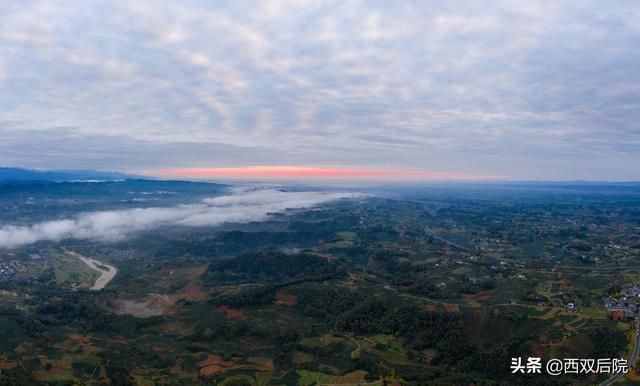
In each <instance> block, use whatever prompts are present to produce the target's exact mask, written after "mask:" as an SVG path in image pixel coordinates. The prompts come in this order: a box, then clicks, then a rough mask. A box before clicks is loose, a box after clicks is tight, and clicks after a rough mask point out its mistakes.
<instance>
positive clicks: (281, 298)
mask: <svg viewBox="0 0 640 386" xmlns="http://www.w3.org/2000/svg"><path fill="white" fill-rule="evenodd" d="M273 303H274V304H281V305H283V306H293V305H296V304H297V303H298V297H297V296H296V295H294V294H290V293H289V292H284V291H276V300H275V302H273Z"/></svg>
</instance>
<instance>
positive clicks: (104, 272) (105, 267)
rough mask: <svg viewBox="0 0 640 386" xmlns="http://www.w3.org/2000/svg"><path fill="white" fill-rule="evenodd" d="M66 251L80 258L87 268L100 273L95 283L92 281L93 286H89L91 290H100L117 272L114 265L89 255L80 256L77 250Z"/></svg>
mask: <svg viewBox="0 0 640 386" xmlns="http://www.w3.org/2000/svg"><path fill="white" fill-rule="evenodd" d="M67 253H68V254H70V255H72V256H74V257H77V258H78V259H80V260H82V261H83V262H84V263H85V264H86V265H88V266H89V268H91V269H93V270H96V271H98V272H99V273H100V277H99V278H97V279H96V281H95V283H93V286H92V287H91V288H90V289H91V290H93V291H100V290H101V289H103V288H104V287H106V285H107V284H109V282H110V281H111V280H113V278H114V277H115V276H116V274H117V273H118V270H117V269H116V267H114V266H112V265H109V264H105V263H102V262H100V261H98V260H95V259H92V258H90V257H86V256H82V255H81V254H79V253H77V252H73V251H67Z"/></svg>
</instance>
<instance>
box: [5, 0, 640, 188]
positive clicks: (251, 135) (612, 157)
mask: <svg viewBox="0 0 640 386" xmlns="http://www.w3.org/2000/svg"><path fill="white" fill-rule="evenodd" d="M638 25H640V5H639V4H638V3H637V2H628V1H620V2H613V3H612V2H607V3H603V2H598V1H586V2H579V3H578V2H569V1H536V2H526V3H522V2H520V3H514V2H506V1H504V2H503V1H455V2H453V1H422V2H415V1H397V2H389V1H375V0H374V1H363V0H362V1H361V0H351V1H338V0H324V1H293V0H292V1H269V0H265V1H246V0H239V1H234V2H204V1H198V0H192V1H185V2H162V1H144V2H141V1H124V0H122V1H113V2H99V1H79V0H61V1H55V2H44V1H21V2H7V3H3V4H1V5H0V104H1V105H2V109H1V110H0V136H1V137H3V139H4V138H5V137H10V141H11V143H12V145H11V146H13V150H12V151H10V152H8V153H6V152H0V164H5V165H7V164H11V165H26V166H40V167H66V166H67V165H68V164H69V163H74V164H76V165H84V166H86V167H94V168H102V169H113V168H117V169H130V170H131V169H142V168H152V167H155V168H157V169H167V168H183V167H186V168H217V167H245V166H251V165H295V166H301V167H311V166H313V165H329V167H335V168H345V169H356V170H367V169H371V170H379V169H396V170H431V171H436V172H439V173H454V174H470V175H507V176H512V177H514V178H523V179H567V178H569V179H573V178H578V179H634V178H635V179H637V178H639V177H640V176H638V174H637V173H638V171H637V167H635V165H637V164H639V163H640V158H639V157H640V155H639V154H640V127H639V126H638V125H639V124H638V121H637V119H635V115H636V111H638V110H639V109H640V98H639V95H640V75H638V71H637V68H639V67H640V51H638V50H637V49H636V48H637V47H638V46H639V45H640V29H639V28H638ZM69 130H73V140H72V142H73V143H74V144H77V145H79V147H75V149H76V150H77V151H78V152H77V153H75V152H73V151H69V148H70V146H69V145H67V144H65V143H64V141H60V140H59V139H58V138H60V137H66V136H68V135H69V132H70V131H69ZM35 138H39V140H40V141H42V143H41V144H33V143H31V142H33V141H35ZM97 138H102V139H106V140H105V141H103V142H100V141H96V139H97ZM83 143H87V144H89V145H90V147H92V148H93V149H94V150H95V152H94V153H95V154H98V155H100V156H99V157H97V156H92V155H91V154H87V153H89V152H87V151H84V150H83V148H82V144H83ZM126 143H131V144H134V145H132V146H124V148H120V147H118V146H119V144H126ZM136 144H142V146H141V151H136V146H135V145H136ZM0 146H3V144H2V143H0ZM4 146H5V147H8V146H9V145H6V144H5V145H4ZM41 147H45V148H46V149H45V156H44V157H42V152H41V151H40V150H41V149H40V148H41ZM154 149H155V150H154ZM167 149H171V152H170V153H169V152H167ZM168 155H170V156H168ZM223 155H224V156H223ZM41 157H42V159H41Z"/></svg>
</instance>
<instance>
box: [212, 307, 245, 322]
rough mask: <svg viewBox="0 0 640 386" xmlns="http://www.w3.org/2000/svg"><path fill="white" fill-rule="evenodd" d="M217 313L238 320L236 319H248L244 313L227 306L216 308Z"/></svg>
mask: <svg viewBox="0 0 640 386" xmlns="http://www.w3.org/2000/svg"><path fill="white" fill-rule="evenodd" d="M216 311H217V312H221V313H225V314H227V318H232V319H234V318H236V319H246V318H247V315H245V313H244V312H243V311H240V310H236V309H233V308H231V307H229V306H227V305H222V306H220V307H218V308H216Z"/></svg>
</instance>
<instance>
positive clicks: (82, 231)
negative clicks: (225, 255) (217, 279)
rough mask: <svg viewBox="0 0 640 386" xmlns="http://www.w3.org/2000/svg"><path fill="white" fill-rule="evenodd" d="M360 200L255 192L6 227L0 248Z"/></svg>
mask: <svg viewBox="0 0 640 386" xmlns="http://www.w3.org/2000/svg"><path fill="white" fill-rule="evenodd" d="M359 196H360V195H359V194H356V193H335V192H282V191H279V190H256V191H248V192H240V193H237V194H232V195H227V196H220V197H214V198H209V199H205V200H203V201H202V203H200V204H190V205H179V206H175V207H168V208H136V209H126V210H114V211H105V212H89V213H84V214H81V215H79V216H77V217H75V218H73V219H67V220H56V221H47V222H41V223H37V224H33V225H31V226H12V225H7V226H3V227H1V228H0V247H5V248H12V247H17V246H21V245H26V244H31V243H35V242H38V241H44V240H48V241H60V240H64V239H93V240H101V241H110V240H119V239H122V238H123V237H126V236H128V235H131V234H132V233H135V232H140V231H146V230H151V229H155V228H158V227H162V226H194V227H198V226H215V225H220V224H222V223H228V222H232V223H248V222H252V221H262V220H265V219H267V218H268V216H269V214H270V213H281V212H284V211H285V210H287V209H302V208H311V207H313V206H316V205H318V204H322V203H325V202H328V201H332V200H337V199H341V198H354V197H359Z"/></svg>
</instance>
